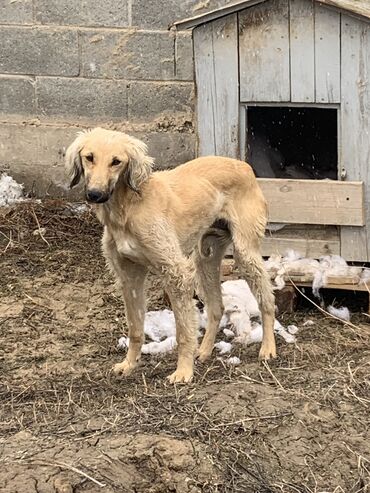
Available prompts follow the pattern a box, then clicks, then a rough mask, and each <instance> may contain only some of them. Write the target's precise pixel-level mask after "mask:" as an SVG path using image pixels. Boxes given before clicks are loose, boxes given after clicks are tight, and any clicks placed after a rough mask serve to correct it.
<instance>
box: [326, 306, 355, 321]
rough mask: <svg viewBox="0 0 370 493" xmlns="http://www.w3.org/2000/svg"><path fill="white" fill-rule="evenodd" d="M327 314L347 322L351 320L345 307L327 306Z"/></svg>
mask: <svg viewBox="0 0 370 493" xmlns="http://www.w3.org/2000/svg"><path fill="white" fill-rule="evenodd" d="M328 312H329V313H330V314H331V315H334V316H335V317H338V318H340V319H342V320H346V321H347V322H349V319H350V318H351V314H350V312H349V310H348V308H347V307H346V306H342V307H341V308H335V307H334V306H333V305H329V306H328Z"/></svg>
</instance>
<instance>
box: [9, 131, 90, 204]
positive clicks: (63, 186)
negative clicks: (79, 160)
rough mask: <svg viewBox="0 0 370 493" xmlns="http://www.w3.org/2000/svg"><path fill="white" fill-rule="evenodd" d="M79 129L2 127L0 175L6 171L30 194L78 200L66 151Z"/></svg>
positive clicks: (78, 193) (78, 192)
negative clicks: (70, 183)
mask: <svg viewBox="0 0 370 493" xmlns="http://www.w3.org/2000/svg"><path fill="white" fill-rule="evenodd" d="M80 130H81V128H79V127H55V126H44V125H26V124H0V171H6V172H7V173H8V174H9V175H10V176H12V177H13V178H14V179H15V180H17V181H18V182H19V183H23V184H24V186H25V191H26V193H30V192H31V193H32V194H33V195H36V196H38V197H45V196H46V195H48V196H50V197H71V198H72V197H77V196H79V195H80V194H81V192H80V191H79V190H77V191H75V192H73V193H71V191H70V190H69V187H68V179H67V176H66V173H65V170H64V156H65V151H66V148H67V147H68V146H69V144H70V143H71V142H72V141H73V139H74V138H75V136H76V135H77V132H78V131H80Z"/></svg>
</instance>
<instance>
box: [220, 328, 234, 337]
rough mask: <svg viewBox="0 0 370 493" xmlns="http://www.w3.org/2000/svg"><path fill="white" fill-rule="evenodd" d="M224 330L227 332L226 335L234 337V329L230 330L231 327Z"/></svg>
mask: <svg viewBox="0 0 370 493" xmlns="http://www.w3.org/2000/svg"><path fill="white" fill-rule="evenodd" d="M222 332H223V333H224V334H225V336H226V337H228V338H229V339H232V338H233V337H235V334H234V332H233V331H232V330H230V329H224V330H223V331H222Z"/></svg>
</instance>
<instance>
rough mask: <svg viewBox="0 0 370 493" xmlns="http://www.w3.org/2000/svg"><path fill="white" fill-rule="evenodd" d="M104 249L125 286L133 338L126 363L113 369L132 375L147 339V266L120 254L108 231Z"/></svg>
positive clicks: (129, 330) (129, 327)
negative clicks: (145, 287) (108, 236)
mask: <svg viewBox="0 0 370 493" xmlns="http://www.w3.org/2000/svg"><path fill="white" fill-rule="evenodd" d="M103 253H104V256H105V258H106V260H107V264H108V266H109V268H110V269H111V271H112V272H113V274H114V275H115V277H116V279H117V282H118V285H119V287H120V288H121V290H122V294H123V299H124V302H125V308H126V320H127V325H128V336H129V340H130V342H129V347H128V350H127V354H126V358H125V359H124V361H123V362H122V363H117V364H116V365H114V367H113V372H114V373H116V374H122V375H129V374H130V373H131V372H132V370H134V368H135V367H136V366H137V364H138V361H139V359H140V354H141V347H142V345H143V342H144V318H145V292H144V281H145V277H146V274H147V269H146V268H145V267H143V266H142V265H139V264H135V263H133V262H131V261H130V260H128V259H125V258H123V257H121V256H120V255H118V254H117V252H116V250H115V248H114V246H113V242H112V241H111V240H109V239H108V238H107V236H106V235H104V237H103Z"/></svg>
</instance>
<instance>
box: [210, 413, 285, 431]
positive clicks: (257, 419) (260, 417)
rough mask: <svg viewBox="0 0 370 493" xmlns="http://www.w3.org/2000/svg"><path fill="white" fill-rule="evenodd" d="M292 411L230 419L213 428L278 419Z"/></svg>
mask: <svg viewBox="0 0 370 493" xmlns="http://www.w3.org/2000/svg"><path fill="white" fill-rule="evenodd" d="M292 414H293V413H292V412H286V413H280V414H268V415H265V416H253V417H249V418H243V419H238V420H237V421H230V422H229V423H220V424H219V425H215V426H213V427H212V428H211V429H212V430H215V429H217V428H224V427H226V426H232V425H243V424H244V423H247V422H248V421H259V420H260V419H278V418H283V417H285V416H292Z"/></svg>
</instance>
